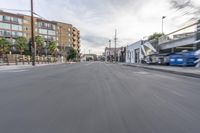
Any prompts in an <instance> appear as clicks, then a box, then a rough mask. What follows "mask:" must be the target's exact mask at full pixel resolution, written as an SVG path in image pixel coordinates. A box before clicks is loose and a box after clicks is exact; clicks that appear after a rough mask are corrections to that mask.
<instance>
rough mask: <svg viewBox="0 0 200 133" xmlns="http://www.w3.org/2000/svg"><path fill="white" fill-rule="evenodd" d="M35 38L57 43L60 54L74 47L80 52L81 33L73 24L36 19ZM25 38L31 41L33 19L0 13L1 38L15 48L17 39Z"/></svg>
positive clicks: (20, 15) (21, 15) (46, 42)
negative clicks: (38, 36) (40, 37)
mask: <svg viewBox="0 0 200 133" xmlns="http://www.w3.org/2000/svg"><path fill="white" fill-rule="evenodd" d="M34 30H35V36H37V35H40V36H42V37H43V38H44V39H45V44H48V43H49V42H50V41H54V42H56V44H57V46H58V49H59V50H60V52H61V53H62V52H65V49H66V48H69V47H73V48H74V49H76V50H77V52H78V53H79V52H80V31H79V30H78V29H77V28H75V27H73V25H71V24H67V23H62V22H57V21H49V20H44V19H40V18H37V17H34ZM19 36H24V37H26V38H27V40H30V39H31V17H30V16H27V15H23V14H13V13H8V12H4V11H0V37H5V38H6V39H8V40H9V41H10V43H11V44H12V46H13V49H14V46H15V39H16V38H17V37H19Z"/></svg>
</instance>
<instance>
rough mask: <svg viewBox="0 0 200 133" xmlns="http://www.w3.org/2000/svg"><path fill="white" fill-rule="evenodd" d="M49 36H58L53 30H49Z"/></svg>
mask: <svg viewBox="0 0 200 133" xmlns="http://www.w3.org/2000/svg"><path fill="white" fill-rule="evenodd" d="M48 34H49V35H52V36H55V35H56V32H55V31H53V30H49V31H48Z"/></svg>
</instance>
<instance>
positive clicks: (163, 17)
mask: <svg viewBox="0 0 200 133" xmlns="http://www.w3.org/2000/svg"><path fill="white" fill-rule="evenodd" d="M165 18H166V16H162V34H164V19H165Z"/></svg>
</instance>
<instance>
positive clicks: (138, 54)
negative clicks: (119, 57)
mask: <svg viewBox="0 0 200 133" xmlns="http://www.w3.org/2000/svg"><path fill="white" fill-rule="evenodd" d="M142 43H143V41H138V42H135V43H133V44H131V45H129V46H127V47H126V63H141V60H142V49H141V45H142Z"/></svg>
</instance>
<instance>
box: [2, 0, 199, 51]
mask: <svg viewBox="0 0 200 133" xmlns="http://www.w3.org/2000/svg"><path fill="white" fill-rule="evenodd" d="M196 1H199V0H193V1H190V0H171V2H170V1H169V0H159V1H158V0H40V1H39V0H35V1H34V4H35V6H34V9H35V12H37V13H38V14H40V15H41V16H43V17H44V18H46V19H49V20H57V21H63V22H67V23H71V24H73V25H74V26H75V27H77V28H78V29H80V33H81V50H82V52H83V51H88V50H89V49H91V50H92V51H94V52H96V53H98V54H100V53H101V52H103V51H104V48H105V47H106V46H108V40H109V39H111V40H112V41H113V38H114V31H115V29H117V30H118V42H117V46H123V45H127V44H128V43H133V42H134V41H138V40H140V39H142V38H143V37H145V36H148V35H150V34H152V33H154V32H161V17H162V16H163V15H165V16H167V18H166V19H165V23H164V29H165V32H171V31H172V30H176V29H177V28H179V27H180V26H181V25H182V24H183V23H184V22H185V20H188V18H192V17H195V15H194V14H199V10H197V8H198V9H199V7H198V6H197V5H199V3H198V2H196ZM180 2H181V3H180ZM0 3H1V5H0V7H6V8H8V7H9V8H15V9H17V8H18V9H29V8H30V3H29V1H27V0H7V1H6V2H5V0H0ZM188 5H189V6H190V7H191V8H194V9H192V12H193V14H192V15H191V14H190V15H184V16H183V14H187V12H186V11H187V10H186V8H187V7H188ZM194 5H195V6H194ZM177 9H178V11H177ZM183 10H185V11H183ZM188 16H189V17H188ZM174 22H176V23H174ZM112 46H113V44H112Z"/></svg>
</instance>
